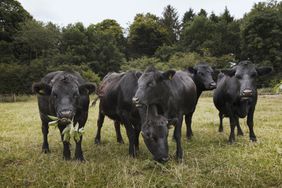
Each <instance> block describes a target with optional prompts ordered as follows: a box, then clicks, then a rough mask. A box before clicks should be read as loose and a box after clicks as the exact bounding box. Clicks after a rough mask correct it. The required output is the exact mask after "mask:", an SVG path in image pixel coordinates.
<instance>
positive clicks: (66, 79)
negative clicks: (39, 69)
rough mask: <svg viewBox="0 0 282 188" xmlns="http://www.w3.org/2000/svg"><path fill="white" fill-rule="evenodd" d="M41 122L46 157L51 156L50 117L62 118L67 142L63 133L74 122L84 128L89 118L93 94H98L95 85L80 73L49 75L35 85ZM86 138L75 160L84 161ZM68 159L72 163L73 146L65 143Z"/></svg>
mask: <svg viewBox="0 0 282 188" xmlns="http://www.w3.org/2000/svg"><path fill="white" fill-rule="evenodd" d="M32 88H33V91H34V92H36V93H37V94H38V95H37V99H38V106H39V112H40V118H41V122H42V133H43V145H42V151H43V152H44V153H48V152H50V150H49V144H48V138H47V137H48V132H49V131H48V130H49V126H48V122H50V121H52V120H51V119H49V117H48V115H51V116H56V117H58V118H59V122H58V123H59V126H58V127H59V129H60V133H61V138H62V141H63V135H62V131H63V130H64V129H65V127H66V125H67V124H69V123H70V122H71V121H72V120H73V122H74V125H75V124H76V123H78V124H79V128H82V127H84V125H85V123H86V120H87V117H88V106H89V94H90V93H92V92H94V91H95V88H96V86H95V84H92V83H89V82H86V81H85V80H84V79H83V78H82V77H81V76H80V74H79V73H77V72H65V71H57V72H51V73H49V74H47V75H46V76H45V77H43V78H42V79H41V81H40V82H38V83H34V84H33V86H32ZM81 142H82V136H81V137H80V140H79V141H78V142H76V149H75V159H78V160H84V157H83V153H82V149H81ZM63 145H64V151H63V156H64V159H66V160H69V159H70V155H71V153H70V148H69V145H70V144H69V142H66V141H63Z"/></svg>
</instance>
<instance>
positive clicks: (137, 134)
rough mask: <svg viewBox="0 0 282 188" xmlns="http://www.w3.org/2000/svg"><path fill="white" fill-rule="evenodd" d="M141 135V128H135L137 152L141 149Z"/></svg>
mask: <svg viewBox="0 0 282 188" xmlns="http://www.w3.org/2000/svg"><path fill="white" fill-rule="evenodd" d="M139 135H140V130H139V129H135V141H134V142H135V149H136V152H138V151H139Z"/></svg>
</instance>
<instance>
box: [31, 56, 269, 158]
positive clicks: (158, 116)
mask: <svg viewBox="0 0 282 188" xmlns="http://www.w3.org/2000/svg"><path fill="white" fill-rule="evenodd" d="M271 71H272V68H270V67H261V68H257V67H255V65H254V64H252V63H251V62H249V61H242V62H240V63H238V64H237V65H235V66H234V67H232V68H230V69H224V70H220V71H219V70H213V69H212V68H211V67H210V66H209V65H208V64H207V63H199V64H197V65H196V66H195V67H193V68H192V67H189V68H187V69H185V70H182V71H174V70H168V71H166V72H162V71H159V70H156V69H155V68H154V67H148V68H147V69H146V70H145V71H144V72H143V73H142V72H137V71H129V72H123V73H108V74H107V75H106V76H105V77H104V79H103V80H102V82H101V83H100V85H99V87H97V88H96V85H95V84H92V83H89V82H86V81H85V80H84V79H83V78H82V77H81V76H80V75H79V73H77V72H65V71H57V72H52V73H49V74H47V75H46V76H45V77H44V78H42V79H41V81H40V82H37V83H34V84H33V91H34V92H36V93H37V94H38V95H37V96H38V106H39V112H40V118H41V121H42V133H43V145H42V150H43V152H44V153H48V152H50V150H49V144H48V138H47V137H48V129H49V126H48V123H49V122H50V121H52V120H51V119H50V118H49V115H51V116H56V117H58V119H59V126H58V127H59V130H60V132H61V137H62V141H63V146H64V149H63V156H64V159H66V160H68V159H70V158H71V152H70V144H69V142H67V141H64V139H63V135H62V132H63V130H64V128H65V127H66V126H67V124H68V122H70V121H69V120H71V121H73V123H74V124H76V123H78V124H79V127H80V128H81V127H84V125H85V123H86V121H87V118H88V108H89V94H91V93H94V92H96V94H97V95H98V98H97V99H100V103H99V116H98V122H97V125H98V131H97V135H96V137H95V143H96V144H99V143H100V137H101V136H100V134H101V133H100V132H101V128H102V125H103V122H104V118H105V116H108V117H109V118H110V119H112V120H114V125H115V129H116V135H117V141H118V142H120V143H123V139H122V136H121V133H120V124H123V125H124V126H125V128H126V133H127V136H128V139H129V154H130V155H131V156H133V157H135V156H136V152H137V151H138V149H139V134H140V132H141V134H142V136H143V139H144V142H145V144H146V146H147V148H148V150H149V151H150V152H151V153H152V155H153V157H154V160H156V161H159V162H166V161H167V160H168V159H169V157H168V156H169V155H168V129H169V128H171V127H173V126H174V127H175V128H174V134H173V138H174V140H175V142H176V146H177V148H176V157H177V159H182V157H183V150H182V147H181V127H182V121H183V117H184V118H185V123H186V126H187V133H186V136H187V139H191V137H192V136H193V132H192V126H191V124H192V116H193V113H194V111H195V108H196V105H197V102H198V99H199V97H200V95H201V93H202V92H203V91H205V90H213V89H215V91H214V96H213V101H214V105H215V106H216V108H217V109H218V111H219V119H220V127H219V131H220V132H221V131H223V126H222V119H223V117H229V119H230V130H231V132H230V136H229V142H230V143H232V142H234V141H235V133H234V129H235V127H237V130H238V135H243V132H242V130H241V127H240V124H239V118H244V117H246V116H247V125H248V127H249V134H250V140H251V141H256V136H255V133H254V130H253V126H254V123H253V115H254V111H255V106H256V102H257V89H256V77H257V76H261V75H265V74H268V73H270V72H271ZM215 77H217V83H215V81H214V78H215ZM66 120H67V121H66ZM81 142H82V136H80V140H79V141H76V148H75V159H78V160H84V157H83V152H82V149H81Z"/></svg>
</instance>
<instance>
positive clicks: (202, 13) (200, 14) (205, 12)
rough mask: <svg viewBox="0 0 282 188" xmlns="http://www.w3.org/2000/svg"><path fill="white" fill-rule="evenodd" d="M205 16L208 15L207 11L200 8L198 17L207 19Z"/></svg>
mask: <svg viewBox="0 0 282 188" xmlns="http://www.w3.org/2000/svg"><path fill="white" fill-rule="evenodd" d="M207 15H208V13H207V11H205V10H204V9H202V8H201V10H200V12H199V13H198V16H203V17H207Z"/></svg>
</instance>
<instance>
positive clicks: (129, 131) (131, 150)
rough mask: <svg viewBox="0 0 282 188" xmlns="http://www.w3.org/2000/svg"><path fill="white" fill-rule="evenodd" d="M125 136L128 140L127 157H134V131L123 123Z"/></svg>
mask: <svg viewBox="0 0 282 188" xmlns="http://www.w3.org/2000/svg"><path fill="white" fill-rule="evenodd" d="M124 125H125V128H126V134H127V137H128V140H129V155H130V156H132V157H134V158H135V157H136V148H135V130H134V128H133V126H132V125H131V124H130V123H125V124H124Z"/></svg>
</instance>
